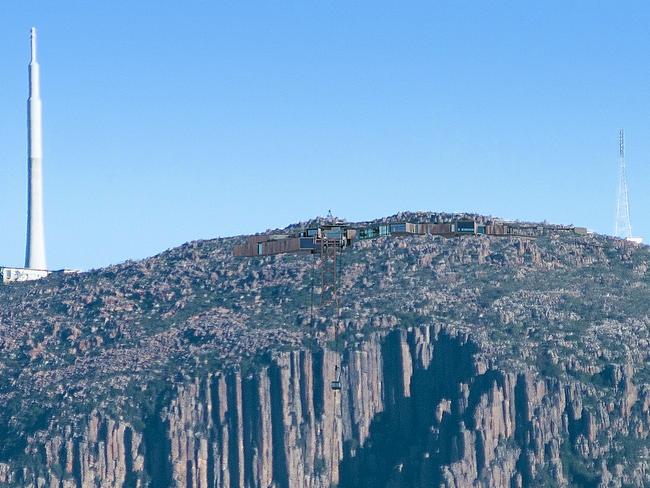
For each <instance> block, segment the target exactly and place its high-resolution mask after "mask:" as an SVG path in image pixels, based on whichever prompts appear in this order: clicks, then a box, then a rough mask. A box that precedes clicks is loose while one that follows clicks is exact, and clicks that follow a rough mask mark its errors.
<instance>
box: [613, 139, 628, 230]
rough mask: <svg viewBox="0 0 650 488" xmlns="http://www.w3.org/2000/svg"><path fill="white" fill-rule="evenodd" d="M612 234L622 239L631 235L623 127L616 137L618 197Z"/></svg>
mask: <svg viewBox="0 0 650 488" xmlns="http://www.w3.org/2000/svg"><path fill="white" fill-rule="evenodd" d="M614 235H615V236H617V237H622V238H624V239H630V238H631V237H632V226H631V225H630V202H629V200H628V195H627V173H626V170H625V141H624V134H623V129H621V130H620V131H619V139H618V199H617V202H616V222H615V224H614Z"/></svg>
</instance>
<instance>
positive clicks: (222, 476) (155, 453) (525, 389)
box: [0, 326, 650, 488]
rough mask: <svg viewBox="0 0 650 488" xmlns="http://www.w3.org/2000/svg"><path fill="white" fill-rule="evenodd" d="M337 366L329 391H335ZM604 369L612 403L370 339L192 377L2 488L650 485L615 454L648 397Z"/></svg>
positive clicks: (412, 344)
mask: <svg viewBox="0 0 650 488" xmlns="http://www.w3.org/2000/svg"><path fill="white" fill-rule="evenodd" d="M339 364H340V366H341V370H342V375H341V383H342V389H341V390H340V392H337V391H333V390H332V389H331V388H330V381H331V380H332V379H333V378H334V377H335V374H336V373H335V368H336V366H338V365H339ZM608 374H609V375H611V378H612V380H613V381H617V382H618V383H619V384H621V390H620V395H618V398H617V400H616V401H618V404H615V405H614V406H611V405H608V404H607V403H606V402H603V401H602V399H599V398H598V395H597V392H596V391H595V390H594V389H590V388H585V387H584V386H583V385H580V384H578V383H575V382H568V383H567V382H562V381H559V380H557V379H549V378H541V377H539V376H538V375H535V374H533V373H531V372H507V371H501V370H499V369H496V368H494V367H493V366H492V365H491V364H489V362H487V361H486V360H485V359H484V358H483V357H482V355H481V352H480V350H479V349H478V347H477V346H476V344H475V343H473V342H472V341H471V340H469V338H468V337H467V336H466V335H464V334H454V333H453V332H452V331H449V330H447V329H446V328H442V327H439V326H438V327H436V326H422V327H417V328H411V329H409V330H397V331H394V332H389V333H376V334H373V335H371V336H370V337H368V338H367V339H365V340H361V341H359V342H358V343H357V344H356V346H355V347H354V348H352V349H349V350H346V351H344V352H343V353H342V354H339V353H336V352H333V351H331V350H322V349H317V350H298V351H291V352H286V353H279V354H277V355H276V356H275V357H274V358H272V359H271V360H270V362H269V364H266V365H261V366H259V367H258V368H256V369H255V370H252V371H248V372H245V371H242V370H241V369H235V370H232V371H228V372H214V373H211V374H208V375H205V376H202V377H196V378H194V379H193V380H192V381H191V382H188V383H186V384H183V385H182V386H179V387H178V388H175V389H174V391H172V392H165V393H164V394H162V393H161V394H160V396H159V397H158V398H157V399H156V405H155V406H154V408H153V410H152V412H151V415H150V416H149V417H147V418H145V419H144V422H143V424H142V425H139V426H136V425H132V424H128V423H125V422H123V421H120V420H115V419H111V418H109V417H104V416H101V415H99V414H97V413H96V412H93V413H92V414H90V415H89V417H88V421H87V424H86V427H85V429H84V430H83V432H81V433H73V431H72V430H71V429H70V428H68V429H66V430H65V431H64V432H61V433H60V434H59V435H56V436H54V437H50V438H48V439H45V440H42V439H37V438H34V439H33V440H32V442H31V443H30V446H29V452H30V456H31V457H32V461H33V462H32V463H30V466H40V469H34V468H31V467H24V468H23V469H22V470H21V471H18V472H12V471H11V469H10V468H9V467H8V465H0V466H1V467H0V482H4V483H7V484H12V483H13V484H15V485H19V486H26V487H27V486H29V487H46V486H47V487H66V488H68V487H70V488H71V487H93V486H107V487H108V486H110V487H123V486H124V487H129V486H135V487H145V486H154V487H167V486H182V487H196V488H217V487H219V488H221V487H223V488H226V487H227V488H231V487H236V486H246V487H287V488H302V487H305V488H325V487H330V486H333V485H335V486H346V487H355V486H357V487H376V486H391V487H406V486H445V487H459V488H460V487H472V486H479V485H480V486H486V487H505V486H515V487H532V486H598V485H601V486H645V485H647V483H649V482H650V472H648V465H647V459H643V458H642V457H640V458H638V459H637V462H636V463H635V464H634V465H633V466H632V469H630V470H628V471H625V470H623V466H622V465H621V464H616V463H612V454H614V453H615V451H616V449H617V445H616V436H615V435H614V433H615V432H616V433H617V434H620V433H622V432H624V433H625V435H626V436H628V437H629V438H631V439H639V440H643V439H647V436H648V425H649V424H648V418H649V415H650V409H649V405H650V396H648V394H647V391H643V392H642V393H641V397H638V396H635V395H638V394H635V395H633V396H632V398H634V400H633V401H632V398H631V397H630V388H631V386H630V383H629V382H630V379H629V377H628V376H627V375H626V372H625V370H624V369H623V370H616V371H612V372H611V373H609V372H608ZM616 401H615V403H616ZM614 419H616V420H614ZM612 422H618V423H619V425H618V426H617V429H616V431H614V430H613V429H612V425H611V424H612ZM628 461H629V460H628ZM608 466H609V468H608ZM477 483H478V484H479V485H477Z"/></svg>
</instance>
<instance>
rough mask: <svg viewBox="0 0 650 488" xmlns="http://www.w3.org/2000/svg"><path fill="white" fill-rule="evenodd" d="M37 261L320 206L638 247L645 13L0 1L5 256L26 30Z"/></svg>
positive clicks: (311, 211)
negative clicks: (407, 213) (552, 229)
mask: <svg viewBox="0 0 650 488" xmlns="http://www.w3.org/2000/svg"><path fill="white" fill-rule="evenodd" d="M33 25H34V26H36V27H37V28H38V31H39V61H40V64H41V77H42V97H43V118H44V123H43V127H44V162H43V164H44V173H45V204H46V206H45V222H46V229H45V231H46V241H47V252H48V261H49V263H48V264H49V265H50V267H51V268H61V267H70V268H82V269H88V268H91V267H98V266H103V265H106V264H109V263H116V262H120V261H123V260H125V259H129V258H134V259H135V258H141V257H145V256H148V255H152V254H155V253H157V252H160V251H162V250H164V249H166V248H169V247H173V246H176V245H179V244H181V243H183V242H186V241H189V240H193V239H199V238H212V237H216V236H229V235H235V234H241V233H253V232H256V231H261V230H264V229H267V228H275V227H278V226H284V225H286V224H289V223H292V222H296V221H299V220H303V219H307V218H310V217H314V216H316V215H325V214H326V213H327V211H328V209H332V211H333V213H334V214H335V215H338V216H341V217H345V218H348V219H350V220H360V219H370V218H375V217H380V216H385V215H389V214H393V213H395V212H397V211H400V210H436V211H472V212H478V213H484V214H491V215H494V216H499V217H503V218H511V219H515V218H518V219H525V220H537V221H541V220H544V219H547V220H548V221H551V222H555V223H567V224H569V223H573V224H576V225H584V226H587V227H590V228H592V229H594V230H595V231H598V232H602V233H612V231H613V221H614V214H615V203H616V184H617V154H618V129H619V127H624V128H625V130H626V136H627V147H626V149H627V155H628V158H627V159H628V171H629V177H630V184H629V186H630V205H631V215H632V227H633V231H634V233H635V234H637V235H641V236H644V237H646V238H650V221H649V219H648V216H647V215H648V214H647V209H648V206H649V204H650V192H648V191H647V188H648V184H649V183H650V170H649V169H648V168H649V166H648V162H650V140H649V138H648V135H649V134H650V119H649V118H648V115H649V113H650V110H649V109H650V63H649V60H650V57H649V56H648V54H649V52H648V51H649V49H650V42H649V41H650V35H649V34H650V4H649V3H648V2H644V1H639V2H620V1H618V2H614V1H611V2H595V1H580V2H578V1H575V2H567V1H566V0H563V1H557V2H555V1H543V2H529V1H513V2H504V1H498V2H487V1H486V2H481V1H449V2H447V1H445V2H442V1H432V0H429V1H422V2H382V1H377V0H373V1H338V0H331V1H321V2H314V1H265V2H257V1H228V2H218V1H209V2H208V1H203V2H198V1H183V2H180V1H160V0H159V1H142V0H138V1H110V2H86V1H83V2H82V1H78V2H70V1H63V0H62V1H57V2H46V1H39V2H35V1H13V0H8V1H3V2H1V3H0V109H1V110H0V182H1V184H2V190H1V191H0V226H1V227H0V228H1V231H0V232H1V235H2V237H1V239H0V264H5V265H22V263H23V260H24V247H25V225H26V222H25V220H26V178H27V174H26V173H27V171H26V168H27V164H26V151H27V140H26V98H27V87H28V85H27V63H28V61H29V28H30V27H31V26H33Z"/></svg>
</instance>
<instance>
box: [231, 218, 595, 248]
mask: <svg viewBox="0 0 650 488" xmlns="http://www.w3.org/2000/svg"><path fill="white" fill-rule="evenodd" d="M551 227H552V228H553V230H555V231H571V232H574V233H576V234H586V233H587V230H586V229H584V228H582V227H573V226H567V227H561V226H549V229H550V228H551ZM544 231H545V226H544V225H535V224H518V223H514V224H513V223H505V222H501V221H492V222H479V221H475V220H454V221H451V222H438V223H436V222H423V223H412V222H390V223H381V224H371V225H367V226H352V225H349V224H347V223H343V222H338V223H333V224H324V225H320V226H316V227H310V228H307V229H303V230H299V231H296V232H294V233H291V234H258V235H254V236H250V237H248V239H247V241H246V243H245V244H240V245H237V246H235V248H234V255H235V256H240V257H254V256H270V255H274V254H284V253H300V252H305V253H319V252H321V251H322V249H323V246H324V245H328V246H332V245H334V246H336V247H338V248H341V249H343V248H345V247H347V246H348V245H350V244H352V243H353V242H354V241H357V240H365V239H374V238H377V237H387V236H406V235H439V236H443V237H461V236H470V235H474V236H477V235H490V236H503V237H507V236H511V237H524V238H534V237H538V236H541V235H543V234H544Z"/></svg>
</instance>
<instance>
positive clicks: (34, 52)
mask: <svg viewBox="0 0 650 488" xmlns="http://www.w3.org/2000/svg"><path fill="white" fill-rule="evenodd" d="M29 39H30V40H31V45H32V59H31V61H30V62H32V63H36V62H37V61H36V27H32V30H31V32H30V35H29Z"/></svg>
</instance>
